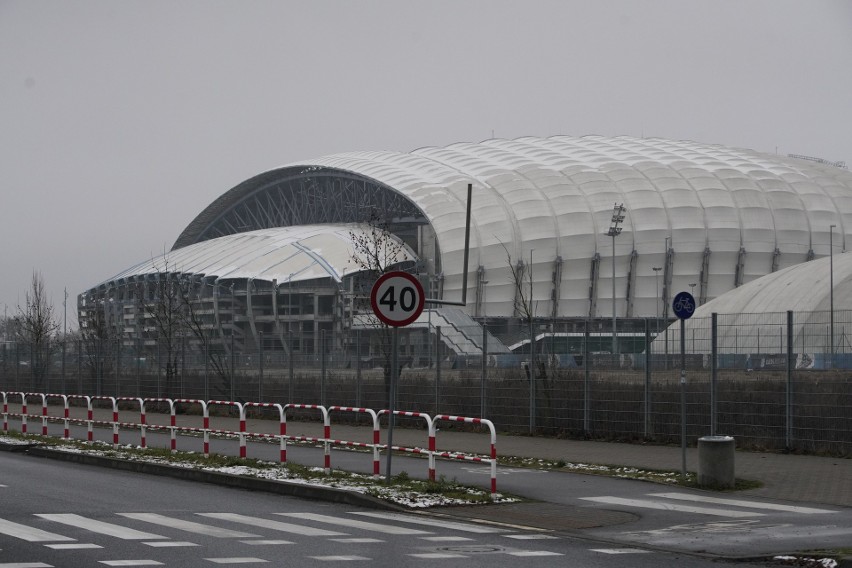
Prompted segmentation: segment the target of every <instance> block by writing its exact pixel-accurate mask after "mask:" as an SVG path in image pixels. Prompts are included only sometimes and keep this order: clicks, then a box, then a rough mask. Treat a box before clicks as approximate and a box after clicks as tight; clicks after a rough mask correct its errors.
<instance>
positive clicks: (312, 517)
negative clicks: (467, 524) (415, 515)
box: [275, 513, 430, 535]
mask: <svg viewBox="0 0 852 568" xmlns="http://www.w3.org/2000/svg"><path fill="white" fill-rule="evenodd" d="M275 514H276V515H281V516H283V517H295V518H298V519H307V520H309V521H317V522H319V523H328V524H330V525H340V526H343V527H350V528H355V529H361V530H365V531H374V532H380V533H383V534H396V535H415V534H430V533H429V532H428V531H421V530H417V529H408V528H405V527H397V526H394V525H381V524H378V523H368V522H366V521H356V520H354V519H344V518H341V517H331V516H329V515H319V514H316V513H275Z"/></svg>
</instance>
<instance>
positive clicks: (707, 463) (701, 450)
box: [698, 436, 736, 489]
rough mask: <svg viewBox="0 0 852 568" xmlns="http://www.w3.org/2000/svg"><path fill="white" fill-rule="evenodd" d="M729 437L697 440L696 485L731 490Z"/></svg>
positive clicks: (732, 453)
mask: <svg viewBox="0 0 852 568" xmlns="http://www.w3.org/2000/svg"><path fill="white" fill-rule="evenodd" d="M735 448H736V443H735V442H734V439H733V438H732V437H731V436H704V437H702V438H699V439H698V485H701V486H705V487H713V488H715V489H733V488H734V483H735V477H734V450H735Z"/></svg>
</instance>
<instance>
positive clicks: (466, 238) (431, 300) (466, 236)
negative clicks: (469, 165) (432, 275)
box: [425, 183, 473, 306]
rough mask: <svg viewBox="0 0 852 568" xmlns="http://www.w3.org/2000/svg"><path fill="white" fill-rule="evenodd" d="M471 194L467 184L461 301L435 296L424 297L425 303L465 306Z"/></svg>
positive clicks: (470, 185)
mask: <svg viewBox="0 0 852 568" xmlns="http://www.w3.org/2000/svg"><path fill="white" fill-rule="evenodd" d="M472 195H473V184H470V183H469V184H467V217H466V218H465V224H464V267H463V268H462V298H461V302H451V301H448V300H439V299H437V298H426V300H425V302H426V303H427V304H439V305H441V306H466V305H467V263H468V258H469V257H470V202H471V196H472Z"/></svg>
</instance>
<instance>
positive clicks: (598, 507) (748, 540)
mask: <svg viewBox="0 0 852 568" xmlns="http://www.w3.org/2000/svg"><path fill="white" fill-rule="evenodd" d="M306 427H307V426H306ZM74 432H75V434H74V435H76V436H78V437H83V436H84V435H85V433H84V431H83V430H82V429H75V430H74ZM50 433H51V434H52V435H56V436H59V435H61V433H62V432H61V425H60V424H52V425H50ZM95 435H96V438H97V439H101V440H104V441H111V436H112V435H111V431H109V430H106V429H96V430H95ZM121 441H122V443H138V433H137V432H135V431H122V432H121ZM168 443H169V442H168V437H167V436H166V435H163V434H155V433H149V435H148V444H149V446H159V447H167V446H168ZM178 447H179V448H180V449H184V450H194V451H199V450H200V449H201V440H200V439H199V438H192V437H185V436H181V437H179V438H178ZM211 451H213V452H216V453H222V454H230V455H237V453H238V446H237V442H236V441H234V440H217V439H213V440H211ZM248 455H249V456H250V457H256V458H261V459H266V460H270V461H277V460H278V457H279V456H278V446H277V444H269V443H249V447H248ZM288 459H289V460H290V461H293V462H296V463H300V464H304V465H311V466H317V467H319V466H321V465H322V463H323V455H322V451H321V450H320V449H318V448H314V447H305V446H300V445H290V446H288ZM332 466H333V467H335V468H341V469H344V470H347V471H356V472H363V473H371V472H372V458H371V456H370V454H368V453H363V452H352V451H346V450H334V451H333V456H332ZM393 466H394V467H393V471H394V473H399V472H401V471H406V472H407V473H409V475H411V476H413V477H421V478H425V476H426V473H427V462H426V460H425V459H421V458H412V457H405V456H402V455H395V456H394V458H393ZM381 471H382V472H383V473H384V472H385V466H384V462H383V463H382V469H381ZM437 471H438V474H439V475H443V476H445V477H446V478H448V479H457V480H458V481H460V482H462V483H466V484H472V485H478V486H482V487H488V485H489V482H490V475H489V474H490V471H489V468H488V467H487V466H482V465H476V464H472V463H469V462H456V461H440V460H439V462H438V464H437ZM498 490H500V491H505V492H508V493H513V494H517V495H521V496H524V497H527V498H530V499H537V500H541V501H544V502H547V503H554V504H558V505H564V506H566V507H571V508H572V510H571V511H567V513H566V514H575V515H580V516H582V515H586V516H588V515H592V514H593V513H594V512H596V511H612V510H615V511H623V512H626V513H630V514H631V515H633V517H634V518H635V520H634V521H633V522H629V523H626V524H606V523H604V524H602V526H598V527H585V528H583V529H582V530H583V532H582V534H584V535H586V536H588V537H590V538H596V539H603V540H606V541H610V542H618V543H621V544H623V545H624V546H645V547H650V548H659V549H665V550H671V551H678V552H685V553H707V554H713V555H718V556H725V557H754V556H761V555H772V554H778V553H795V552H797V551H801V550H814V549H830V548H842V547H846V546H848V544H849V542H852V509H850V508H845V507H832V506H825V505H814V506H810V505H807V504H802V503H789V502H781V501H774V500H767V499H763V500H761V499H743V498H739V497H738V496H737V494H736V493H716V492H707V491H700V490H690V489H683V488H679V487H665V486H661V485H658V484H649V483H646V482H641V481H633V480H625V479H615V478H608V477H599V476H591V475H577V474H568V473H563V472H547V471H542V470H535V469H527V468H507V467H501V468H499V469H498Z"/></svg>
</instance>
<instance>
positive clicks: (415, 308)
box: [370, 271, 426, 327]
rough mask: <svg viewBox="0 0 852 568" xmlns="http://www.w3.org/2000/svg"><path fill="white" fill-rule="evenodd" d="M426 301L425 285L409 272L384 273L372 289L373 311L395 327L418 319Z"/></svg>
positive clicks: (371, 302)
mask: <svg viewBox="0 0 852 568" xmlns="http://www.w3.org/2000/svg"><path fill="white" fill-rule="evenodd" d="M425 302H426V295H425V294H424V293H423V286H422V285H421V284H420V281H419V280H417V278H415V277H414V276H412V275H411V274H409V273H407V272H400V271H395V272H388V273H387V274H383V275H382V276H380V277H379V279H378V280H376V283H375V284H373V289H372V290H371V291H370V304H371V305H372V306H373V313H374V314H376V317H378V318H379V319H380V320H382V321H383V322H384V323H386V324H388V325H390V326H394V327H402V326H406V325H408V324H410V323H411V322H413V321H414V320H416V319H417V318H418V317H419V316H420V314H421V313H422V312H423V305H424V304H425Z"/></svg>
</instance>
